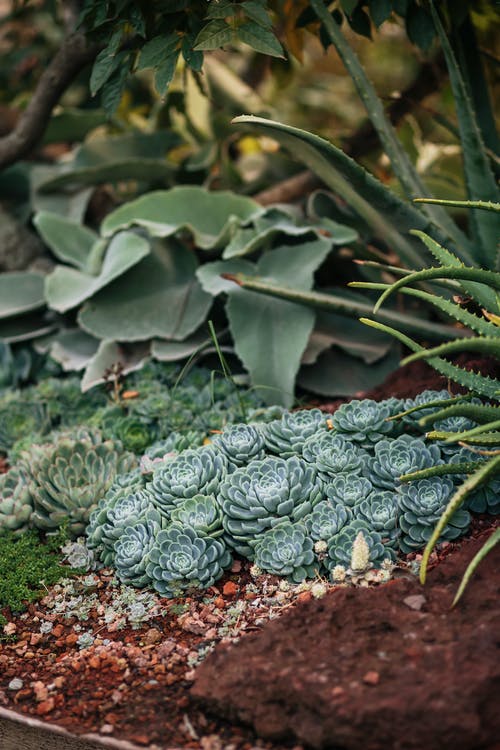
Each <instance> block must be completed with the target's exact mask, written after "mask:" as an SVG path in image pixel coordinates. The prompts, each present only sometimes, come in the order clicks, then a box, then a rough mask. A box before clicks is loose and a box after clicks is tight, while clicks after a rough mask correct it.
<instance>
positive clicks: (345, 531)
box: [324, 518, 395, 571]
mask: <svg viewBox="0 0 500 750" xmlns="http://www.w3.org/2000/svg"><path fill="white" fill-rule="evenodd" d="M360 532H361V533H362V538H363V540H364V545H365V554H366V559H365V560H364V564H363V565H359V563H356V562H354V563H353V557H356V547H355V544H354V543H355V541H358V542H359V537H358V535H359V533H360ZM327 544H328V556H327V558H326V559H325V561H324V564H325V565H326V567H327V568H328V570H330V571H332V570H333V569H334V568H335V566H337V565H342V566H343V567H345V568H346V569H349V568H351V569H352V570H363V569H367V568H369V567H374V568H377V567H380V565H381V564H382V563H383V562H384V560H387V559H389V560H394V557H395V555H394V551H393V550H392V549H391V548H390V547H386V546H385V545H384V543H383V541H382V536H381V534H379V532H378V531H374V530H373V529H372V528H370V526H369V525H368V524H367V523H366V521H362V520H361V519H359V518H356V519H354V520H352V521H350V523H348V524H346V525H345V526H344V527H343V528H342V529H341V530H340V531H339V532H338V534H334V535H333V536H332V537H330V539H328V541H327ZM358 556H359V553H358Z"/></svg>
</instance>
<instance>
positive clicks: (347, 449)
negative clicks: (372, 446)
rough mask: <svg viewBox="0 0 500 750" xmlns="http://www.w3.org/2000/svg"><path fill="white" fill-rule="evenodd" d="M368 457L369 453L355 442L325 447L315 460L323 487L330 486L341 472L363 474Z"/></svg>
mask: <svg viewBox="0 0 500 750" xmlns="http://www.w3.org/2000/svg"><path fill="white" fill-rule="evenodd" d="M368 458H369V454H368V453H367V452H366V451H365V450H363V448H359V447H358V446H357V445H355V444H354V443H350V444H349V443H347V444H346V445H345V446H343V447H337V446H333V445H330V446H328V447H326V448H323V450H322V451H321V452H320V453H319V454H318V456H317V458H316V462H315V465H316V468H317V469H318V477H319V478H320V480H321V482H322V483H323V487H326V486H328V484H329V483H330V482H331V481H332V479H333V478H334V477H336V476H338V475H339V474H347V475H349V476H351V477H352V476H361V474H362V473H363V471H364V468H365V465H366V462H367V460H368Z"/></svg>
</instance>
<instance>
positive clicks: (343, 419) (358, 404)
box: [331, 398, 402, 448]
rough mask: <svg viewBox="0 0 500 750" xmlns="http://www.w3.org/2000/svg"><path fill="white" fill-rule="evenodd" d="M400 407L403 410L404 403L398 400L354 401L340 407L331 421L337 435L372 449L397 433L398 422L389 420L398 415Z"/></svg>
mask: <svg viewBox="0 0 500 750" xmlns="http://www.w3.org/2000/svg"><path fill="white" fill-rule="evenodd" d="M399 407H401V408H402V402H399V401H397V400H396V399H394V400H393V399H388V400H387V401H373V400H372V399H369V398H365V399H361V400H357V399H354V400H353V401H349V402H348V403H346V404H342V405H341V406H339V408H338V409H337V410H336V411H335V412H334V413H333V414H332V417H331V421H332V424H333V427H334V430H335V431H336V432H337V433H340V434H341V435H345V437H346V438H347V439H348V440H351V441H353V442H355V443H358V444H359V445H362V446H363V447H365V448H371V447H372V446H373V445H374V444H375V443H377V442H378V441H379V440H381V439H383V438H385V437H389V436H392V435H394V434H396V433H397V431H398V430H399V427H398V424H397V422H395V421H392V422H388V421H387V419H388V418H389V417H392V416H394V414H397V412H398V411H399V410H400V408H399Z"/></svg>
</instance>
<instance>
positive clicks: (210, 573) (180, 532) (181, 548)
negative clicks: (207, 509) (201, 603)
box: [146, 523, 231, 598]
mask: <svg viewBox="0 0 500 750" xmlns="http://www.w3.org/2000/svg"><path fill="white" fill-rule="evenodd" d="M230 564H231V554H230V553H229V551H228V549H227V547H226V545H225V544H224V542H223V541H222V540H220V539H212V538H211V537H207V536H204V535H200V534H198V533H197V532H196V531H195V530H194V529H192V528H190V527H189V526H182V525H180V524H178V523H173V524H171V525H170V526H169V527H168V528H167V529H163V530H162V531H160V532H159V533H158V534H157V535H156V541H155V544H154V545H153V546H152V548H151V549H150V551H149V561H148V563H147V564H146V573H147V575H148V576H149V578H150V579H151V581H152V582H153V587H154V588H155V589H156V590H157V591H158V592H159V593H160V594H161V595H162V596H167V597H170V598H173V597H176V596H181V595H182V594H184V593H185V592H186V591H188V590H189V589H192V588H201V589H206V588H208V587H209V586H213V584H214V583H215V581H217V580H218V579H219V578H220V577H221V575H222V573H223V572H224V570H225V568H227V567H229V565H230Z"/></svg>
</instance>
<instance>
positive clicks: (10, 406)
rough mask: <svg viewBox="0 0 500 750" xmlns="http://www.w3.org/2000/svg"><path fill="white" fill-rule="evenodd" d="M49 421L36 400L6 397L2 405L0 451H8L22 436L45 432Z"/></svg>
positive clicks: (0, 408)
mask: <svg viewBox="0 0 500 750" xmlns="http://www.w3.org/2000/svg"><path fill="white" fill-rule="evenodd" d="M48 427H49V422H48V419H47V415H46V413H45V410H44V408H43V407H42V405H41V404H39V403H37V402H36V401H30V400H24V401H21V400H20V399H18V398H16V397H15V394H13V395H12V396H10V397H7V398H4V399H3V403H2V404H1V405H0V453H7V452H8V451H9V450H10V448H11V447H12V446H13V445H14V443H15V442H16V441H17V440H19V439H20V438H24V437H26V435H29V434H30V433H33V432H45V430H46V429H47V428H48Z"/></svg>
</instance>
